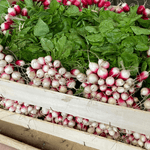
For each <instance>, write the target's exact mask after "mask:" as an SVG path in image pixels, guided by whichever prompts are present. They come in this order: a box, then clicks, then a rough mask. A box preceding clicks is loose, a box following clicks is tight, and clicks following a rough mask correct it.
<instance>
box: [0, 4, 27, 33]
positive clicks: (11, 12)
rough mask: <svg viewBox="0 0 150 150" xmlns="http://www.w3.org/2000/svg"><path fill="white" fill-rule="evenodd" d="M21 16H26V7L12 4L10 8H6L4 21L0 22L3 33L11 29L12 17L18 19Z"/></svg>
mask: <svg viewBox="0 0 150 150" xmlns="http://www.w3.org/2000/svg"><path fill="white" fill-rule="evenodd" d="M20 15H21V16H26V17H28V18H29V16H28V11H27V9H26V8H22V9H21V8H20V6H19V5H14V6H13V7H12V8H8V14H7V15H5V17H4V18H5V22H4V23H2V24H1V30H2V32H3V34H6V31H7V30H10V29H12V28H13V27H12V26H13V25H14V21H13V19H19V18H20Z"/></svg>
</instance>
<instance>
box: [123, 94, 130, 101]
mask: <svg viewBox="0 0 150 150" xmlns="http://www.w3.org/2000/svg"><path fill="white" fill-rule="evenodd" d="M128 97H129V95H128V93H125V92H124V93H121V98H122V99H123V100H124V101H126V100H127V99H128Z"/></svg>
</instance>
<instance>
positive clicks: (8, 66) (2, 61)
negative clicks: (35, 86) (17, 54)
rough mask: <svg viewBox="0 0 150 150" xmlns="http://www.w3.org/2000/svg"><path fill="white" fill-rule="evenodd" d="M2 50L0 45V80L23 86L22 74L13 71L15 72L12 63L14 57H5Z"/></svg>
mask: <svg viewBox="0 0 150 150" xmlns="http://www.w3.org/2000/svg"><path fill="white" fill-rule="evenodd" d="M2 50H3V46H1V45H0V78H2V79H5V80H11V81H15V82H19V83H23V84H24V83H25V80H24V79H23V76H22V74H21V73H20V72H19V71H15V70H17V65H16V64H15V62H14V57H13V56H12V55H5V54H4V53H2ZM17 62H18V61H17Z"/></svg>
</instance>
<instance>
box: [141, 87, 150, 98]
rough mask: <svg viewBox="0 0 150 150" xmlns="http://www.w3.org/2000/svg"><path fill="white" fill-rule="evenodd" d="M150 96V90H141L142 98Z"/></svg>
mask: <svg viewBox="0 0 150 150" xmlns="http://www.w3.org/2000/svg"><path fill="white" fill-rule="evenodd" d="M149 94H150V90H149V89H148V88H142V89H141V95H142V96H148V95H149Z"/></svg>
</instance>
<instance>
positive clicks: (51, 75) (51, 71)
mask: <svg viewBox="0 0 150 150" xmlns="http://www.w3.org/2000/svg"><path fill="white" fill-rule="evenodd" d="M56 72H57V71H56V70H55V69H54V68H50V69H49V70H48V75H49V76H50V77H53V76H54V75H55V74H56Z"/></svg>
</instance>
